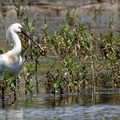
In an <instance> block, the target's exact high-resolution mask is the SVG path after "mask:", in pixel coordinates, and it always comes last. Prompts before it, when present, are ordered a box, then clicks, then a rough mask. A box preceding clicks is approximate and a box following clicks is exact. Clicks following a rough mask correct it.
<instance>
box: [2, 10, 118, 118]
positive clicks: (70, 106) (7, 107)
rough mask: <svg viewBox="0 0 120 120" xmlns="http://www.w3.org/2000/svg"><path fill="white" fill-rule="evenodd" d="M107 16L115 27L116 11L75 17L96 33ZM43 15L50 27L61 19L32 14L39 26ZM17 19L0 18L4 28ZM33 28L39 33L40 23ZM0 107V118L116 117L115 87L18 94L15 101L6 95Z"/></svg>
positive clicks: (105, 23)
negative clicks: (55, 92) (68, 92)
mask: <svg viewBox="0 0 120 120" xmlns="http://www.w3.org/2000/svg"><path fill="white" fill-rule="evenodd" d="M110 17H112V18H113V20H114V24H113V25H112V29H113V30H116V29H119V27H120V26H119V19H120V12H119V11H102V12H101V14H99V15H98V16H97V18H96V20H93V16H92V14H88V15H87V16H82V15H81V16H80V19H79V20H80V21H81V22H88V25H90V23H92V26H93V27H94V31H95V33H96V34H97V33H100V32H104V31H106V30H108V29H109V20H108V19H109V18H110ZM45 18H46V20H47V23H48V27H49V28H50V31H54V30H57V29H59V25H61V24H63V23H64V21H65V17H63V16H55V17H51V16H48V17H43V16H39V17H36V19H37V20H38V21H39V22H40V25H41V26H43V24H44V19H45ZM18 21H19V20H18V19H17V18H16V17H15V18H11V19H10V18H9V17H5V18H4V19H3V21H2V22H3V23H4V24H5V27H6V28H7V26H8V25H10V24H11V23H14V22H18ZM51 26H52V27H51ZM0 30H1V31H0V33H1V34H0V37H1V38H0V39H1V40H3V39H5V29H4V28H2V27H1V29H0ZM36 32H38V33H40V32H41V27H38V28H36ZM115 34H116V32H115ZM3 46H4V44H1V47H3ZM5 46H6V45H5ZM48 60H49V58H48ZM42 90H43V89H42ZM43 93H45V92H43ZM0 107H1V109H0V120H120V95H119V89H117V90H115V89H113V88H109V89H108V88H103V87H101V88H99V90H97V91H96V92H83V93H82V92H81V93H79V94H77V93H76V94H75V93H74V94H72V93H71V94H66V95H63V96H59V95H57V96H55V97H54V95H52V94H51V95H48V94H42V95H41V94H40V95H34V96H32V97H30V96H19V97H18V99H17V101H15V102H14V101H11V100H7V99H6V100H5V101H4V108H3V101H0Z"/></svg>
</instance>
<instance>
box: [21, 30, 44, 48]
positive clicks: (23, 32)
mask: <svg viewBox="0 0 120 120" xmlns="http://www.w3.org/2000/svg"><path fill="white" fill-rule="evenodd" d="M21 32H22V33H23V34H24V35H25V36H26V37H28V38H29V39H30V40H31V41H32V42H33V43H34V44H35V45H37V46H38V47H39V48H40V49H41V50H43V48H42V47H41V46H40V45H39V44H38V43H37V42H36V41H34V40H33V39H32V38H31V37H30V36H29V35H28V34H27V33H26V32H25V31H24V29H23V28H22V29H21Z"/></svg>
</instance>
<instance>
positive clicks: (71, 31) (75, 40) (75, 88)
mask: <svg viewBox="0 0 120 120" xmlns="http://www.w3.org/2000/svg"><path fill="white" fill-rule="evenodd" d="M15 7H16V8H15V9H16V12H17V15H18V19H19V20H20V21H21V22H22V24H23V26H24V27H25V28H26V31H27V33H29V34H30V35H31V36H32V37H33V38H34V39H35V40H36V41H37V42H38V43H39V44H42V46H44V47H46V48H47V53H46V51H44V52H43V51H40V50H39V49H37V48H36V46H34V45H32V44H31V43H29V40H26V39H27V38H25V37H24V36H22V37H21V40H22V46H23V51H22V55H23V57H24V61H25V62H24V68H23V70H22V72H21V76H22V77H23V79H24V80H25V94H28V93H30V94H34V93H36V91H35V89H34V88H35V86H34V84H33V78H32V75H35V74H36V75H38V74H39V75H40V74H41V73H42V74H44V75H45V76H44V79H43V83H44V85H45V86H46V90H47V92H48V93H53V94H56V93H60V94H63V93H66V92H81V91H82V90H88V89H91V90H93V91H95V89H96V87H97V86H100V85H101V81H103V74H104V75H106V76H107V77H108V78H109V81H111V83H112V84H111V85H112V86H113V87H117V86H119V79H120V77H119V76H120V67H119V64H120V35H118V36H114V34H113V31H112V29H111V27H110V28H109V31H107V32H106V33H100V34H99V35H95V34H94V33H93V31H92V30H91V29H90V28H87V27H86V25H85V24H83V23H81V22H80V21H78V17H76V15H75V16H74V15H72V16H71V14H70V10H69V9H68V13H67V17H66V18H67V20H66V21H67V22H65V25H61V26H60V28H59V30H56V31H54V32H53V34H49V30H48V28H49V26H48V25H47V24H46V23H45V24H44V26H43V28H42V33H41V34H42V35H41V36H42V37H41V38H40V37H39V36H38V35H37V34H36V32H35V27H36V26H37V25H38V23H37V21H36V20H35V19H33V20H32V21H31V20H29V18H28V17H27V16H26V14H25V12H24V11H23V10H22V9H21V7H20V5H19V4H16V5H15ZM95 17H96V16H95ZM71 22H72V23H71ZM113 23H114V21H113V19H112V18H111V19H110V26H111V25H112V24H113ZM96 51H97V52H96ZM47 54H50V55H54V56H58V57H56V58H55V60H53V61H49V62H48V63H46V64H43V65H42V61H40V56H42V55H44V56H45V55H47ZM33 63H34V64H33ZM39 67H40V68H39ZM42 67H43V69H42ZM40 69H42V70H40ZM43 71H44V72H43ZM104 71H105V72H104ZM38 81H39V80H38V79H37V84H39V82H38ZM18 84H20V83H18ZM14 86H16V85H15V84H14ZM19 89H20V88H19Z"/></svg>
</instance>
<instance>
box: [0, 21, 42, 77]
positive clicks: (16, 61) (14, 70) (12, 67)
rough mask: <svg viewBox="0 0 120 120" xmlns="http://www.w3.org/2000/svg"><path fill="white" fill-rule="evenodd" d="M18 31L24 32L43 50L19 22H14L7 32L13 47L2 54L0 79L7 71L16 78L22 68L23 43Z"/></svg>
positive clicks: (0, 58) (0, 57) (7, 37)
mask: <svg viewBox="0 0 120 120" xmlns="http://www.w3.org/2000/svg"><path fill="white" fill-rule="evenodd" d="M18 33H23V34H24V35H26V36H27V37H28V38H29V39H30V40H31V41H32V42H33V43H34V44H36V45H37V46H38V47H39V48H40V49H41V50H42V47H41V46H40V45H39V44H37V43H36V42H35V41H34V40H33V39H32V38H31V37H30V36H28V35H27V34H26V33H25V32H24V30H23V28H22V26H21V25H20V24H19V23H14V24H12V25H11V26H10V27H9V28H8V30H7V32H6V40H8V41H10V40H11V41H12V42H13V48H12V49H11V50H10V51H8V52H6V53H4V54H2V55H0V79H3V75H4V72H5V71H7V72H8V73H9V74H10V75H12V76H13V77H15V78H16V77H17V76H18V73H19V71H20V70H21V68H22V65H23V61H22V57H21V56H20V53H21V49H22V45H21V41H20V38H19V36H18Z"/></svg>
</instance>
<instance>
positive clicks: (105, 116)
mask: <svg viewBox="0 0 120 120" xmlns="http://www.w3.org/2000/svg"><path fill="white" fill-rule="evenodd" d="M119 100H120V95H119V93H115V94H112V93H111V94H106V93H103V94H97V93H94V94H93V93H86V94H82V93H81V94H80V93H79V94H75V93H74V94H72V93H71V94H67V95H63V96H62V97H60V96H56V97H53V95H39V96H34V97H32V98H30V97H27V98H24V97H22V98H19V100H17V101H16V102H15V103H13V104H10V101H9V103H7V104H8V105H7V106H6V107H5V108H4V109H0V120H28V119H29V120H33V119H35V120H120V103H119ZM6 102H7V101H6Z"/></svg>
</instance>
